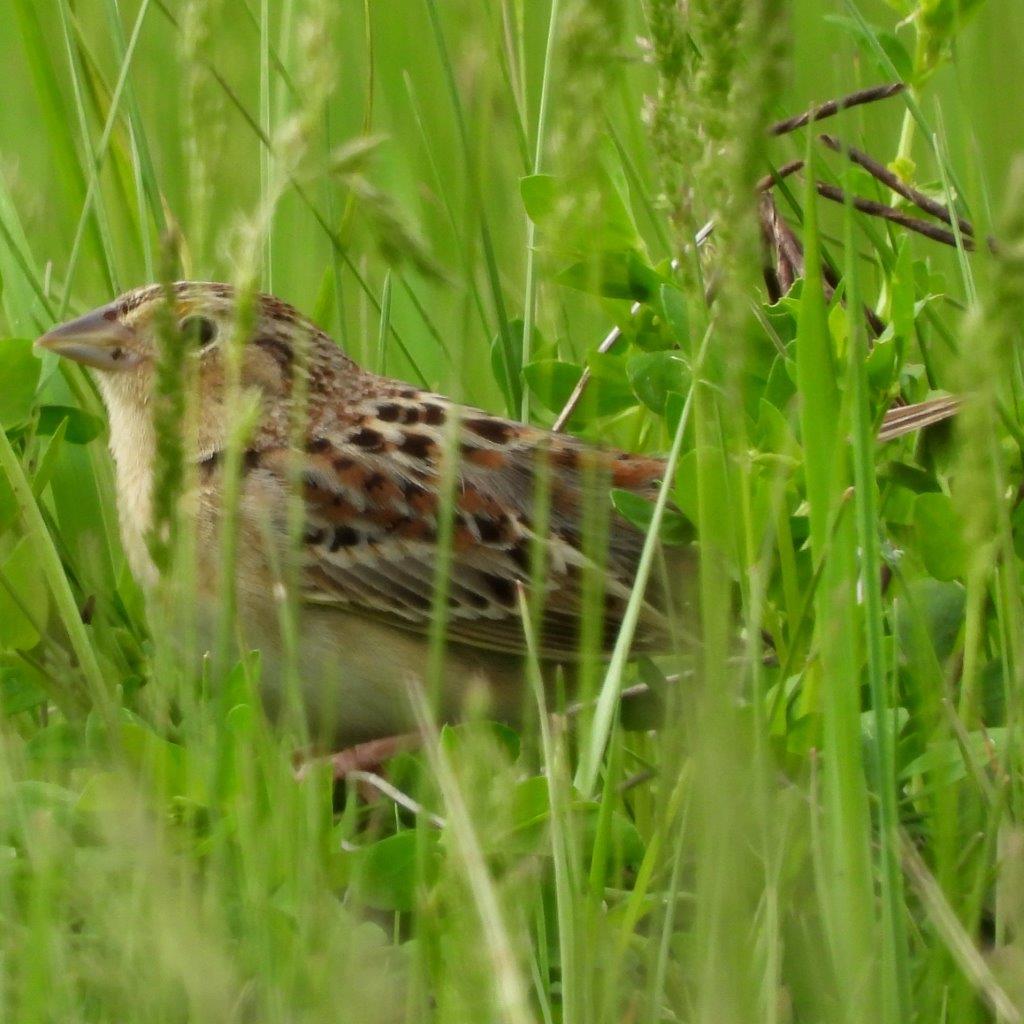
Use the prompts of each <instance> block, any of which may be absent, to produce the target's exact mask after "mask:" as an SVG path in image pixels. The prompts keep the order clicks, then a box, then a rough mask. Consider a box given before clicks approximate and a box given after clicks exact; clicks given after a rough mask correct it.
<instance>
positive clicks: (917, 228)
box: [814, 181, 974, 252]
mask: <svg viewBox="0 0 1024 1024" xmlns="http://www.w3.org/2000/svg"><path fill="white" fill-rule="evenodd" d="M814 187H815V189H816V191H817V193H818V195H819V196H821V197H822V198H823V199H829V200H831V201H832V202H833V203H845V202H846V193H845V192H844V191H843V190H842V189H841V188H839V187H838V186H836V185H829V184H827V183H826V182H824V181H816V182H815V183H814ZM850 204H851V205H852V206H853V208H854V209H855V210H860V211H861V213H867V214H870V215H871V216H872V217H881V218H882V220H888V221H892V223H893V224H899V226H900V227H902V228H906V229H907V230H908V231H914V232H916V233H917V234H919V235H924V236H925V238H930V239H931V240H932V241H933V242H941V243H942V244H943V245H949V246H952V247H953V248H954V249H955V248H956V246H957V240H956V235H954V234H953V232H952V231H947V230H946V229H945V228H940V227H936V225H934V224H933V223H932V222H931V221H929V220H922V219H921V218H920V217H911V216H910V215H909V214H906V213H901V212H900V211H899V210H897V209H895V208H894V207H892V206H887V205H886V204H885V203H879V202H876V201H875V200H874V199H864V198H863V197H861V196H852V197H851V198H850ZM961 240H962V241H963V245H964V248H965V249H967V250H968V251H971V252H973V251H974V239H973V238H962V239H961Z"/></svg>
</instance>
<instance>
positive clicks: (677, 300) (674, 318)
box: [658, 284, 690, 352]
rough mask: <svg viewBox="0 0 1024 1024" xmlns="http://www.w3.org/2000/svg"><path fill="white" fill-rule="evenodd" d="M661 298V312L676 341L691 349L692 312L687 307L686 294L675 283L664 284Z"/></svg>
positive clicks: (660, 290) (683, 348) (661, 289)
mask: <svg viewBox="0 0 1024 1024" xmlns="http://www.w3.org/2000/svg"><path fill="white" fill-rule="evenodd" d="M658 296H659V298H660V299H661V313H662V316H663V317H664V318H665V323H666V324H667V325H668V327H669V330H670V331H671V333H672V337H673V339H674V340H675V343H676V344H677V345H678V346H679V347H680V348H681V349H682V350H683V351H684V352H689V351H690V313H689V311H688V310H687V308H686V296H684V295H683V293H682V292H681V291H680V290H679V289H678V288H676V287H675V286H674V285H670V284H663V285H662V286H661V288H659V289H658Z"/></svg>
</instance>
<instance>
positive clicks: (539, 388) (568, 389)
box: [523, 359, 583, 412]
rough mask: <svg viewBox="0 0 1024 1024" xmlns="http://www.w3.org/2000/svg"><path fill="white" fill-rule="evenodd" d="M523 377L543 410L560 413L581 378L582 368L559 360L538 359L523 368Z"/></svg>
mask: <svg viewBox="0 0 1024 1024" xmlns="http://www.w3.org/2000/svg"><path fill="white" fill-rule="evenodd" d="M523 376H524V377H525V378H526V383H527V385H528V386H529V388H530V390H531V391H532V392H533V394H534V395H535V396H536V398H537V400H538V401H539V402H540V403H541V404H542V405H543V406H544V408H545V409H550V410H551V411H552V412H560V411H561V409H562V407H563V406H564V405H565V403H566V401H567V400H568V398H569V395H570V394H571V393H572V389H573V388H574V387H576V385H577V383H578V382H579V379H580V377H581V376H583V367H582V366H578V365H577V364H576V363H566V362H562V361H561V360H560V359H538V360H537V361H536V362H533V363H528V364H527V365H526V366H524V367H523Z"/></svg>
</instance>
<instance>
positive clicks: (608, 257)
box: [555, 249, 664, 302]
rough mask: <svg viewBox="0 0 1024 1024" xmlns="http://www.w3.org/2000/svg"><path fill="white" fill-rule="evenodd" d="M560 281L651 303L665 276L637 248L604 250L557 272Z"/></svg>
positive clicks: (610, 294)
mask: <svg viewBox="0 0 1024 1024" xmlns="http://www.w3.org/2000/svg"><path fill="white" fill-rule="evenodd" d="M555 280H556V281H558V283H559V284H564V285H567V286H568V287H569V288H576V289H577V290H578V291H582V292H588V293H590V294H594V295H603V296H605V297H606V298H611V299H632V300H634V301H637V302H647V301H648V300H649V299H650V298H651V296H652V295H654V294H656V292H657V291H658V289H659V288H660V287H661V285H662V283H663V282H664V279H663V278H662V276H661V275H660V274H659V273H658V272H657V271H656V270H655V269H654V268H653V267H652V266H650V264H648V263H647V262H646V261H645V260H644V258H643V256H642V255H641V254H640V253H639V252H637V251H636V250H635V249H629V250H625V251H619V252H609V251H603V252H600V253H598V254H597V256H596V257H595V258H593V259H588V260H581V261H579V262H577V263H574V264H572V266H570V267H568V268H566V269H565V270H563V271H562V272H561V273H560V274H558V275H556V277H555Z"/></svg>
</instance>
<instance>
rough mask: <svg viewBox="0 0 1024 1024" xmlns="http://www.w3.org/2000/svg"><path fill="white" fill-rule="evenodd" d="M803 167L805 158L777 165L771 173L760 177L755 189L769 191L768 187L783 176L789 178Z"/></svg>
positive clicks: (756, 190) (775, 183)
mask: <svg viewBox="0 0 1024 1024" xmlns="http://www.w3.org/2000/svg"><path fill="white" fill-rule="evenodd" d="M803 167H804V161H803V160H790V161H789V162H788V163H784V164H783V165H782V166H781V167H776V168H775V170H773V171H772V173H771V174H766V175H765V176H764V177H763V178H760V179H758V182H757V184H756V185H755V186H754V191H755V192H767V191H768V189H770V188H773V187H774V186H775V185H777V184H778V183H779V182H780V181H782V180H783V178H788V177H789V176H790V175H791V174H796V172H797V171H800V170H803Z"/></svg>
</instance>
